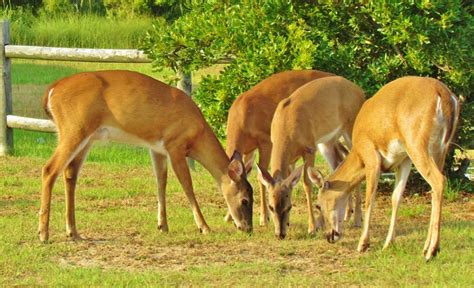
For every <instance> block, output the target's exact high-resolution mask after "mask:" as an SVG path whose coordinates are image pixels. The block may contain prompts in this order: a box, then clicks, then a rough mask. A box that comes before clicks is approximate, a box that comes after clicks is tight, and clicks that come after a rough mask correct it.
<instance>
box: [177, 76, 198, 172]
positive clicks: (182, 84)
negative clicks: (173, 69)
mask: <svg viewBox="0 0 474 288" xmlns="http://www.w3.org/2000/svg"><path fill="white" fill-rule="evenodd" d="M176 76H178V79H179V80H178V83H177V85H176V87H178V89H181V90H182V91H184V93H186V94H188V96H189V97H192V95H191V93H192V92H193V79H192V77H191V73H189V72H188V73H183V72H181V71H178V73H176ZM187 159H188V165H189V167H191V169H192V170H195V169H196V164H195V163H194V160H193V159H191V158H187Z"/></svg>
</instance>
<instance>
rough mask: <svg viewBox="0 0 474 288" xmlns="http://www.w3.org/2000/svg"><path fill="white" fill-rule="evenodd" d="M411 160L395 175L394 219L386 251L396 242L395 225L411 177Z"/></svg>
mask: <svg viewBox="0 0 474 288" xmlns="http://www.w3.org/2000/svg"><path fill="white" fill-rule="evenodd" d="M410 169H411V160H410V158H408V157H407V158H406V159H405V160H403V162H402V163H401V164H400V166H399V167H398V170H397V172H396V174H395V189H394V190H393V193H392V217H391V218H390V227H389V229H388V234H387V239H386V240H385V244H384V245H383V249H386V248H387V247H388V246H389V245H390V244H391V243H392V242H393V240H395V223H396V220H397V212H398V207H399V206H400V202H401V200H402V195H403V192H404V191H405V186H406V184H407V180H408V176H409V175H410Z"/></svg>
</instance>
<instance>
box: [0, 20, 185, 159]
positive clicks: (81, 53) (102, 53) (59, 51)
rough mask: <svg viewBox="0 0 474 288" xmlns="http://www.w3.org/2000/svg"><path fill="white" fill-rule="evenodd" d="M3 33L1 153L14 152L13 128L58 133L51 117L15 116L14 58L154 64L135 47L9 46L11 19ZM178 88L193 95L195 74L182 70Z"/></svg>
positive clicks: (0, 58)
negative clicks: (13, 88)
mask: <svg viewBox="0 0 474 288" xmlns="http://www.w3.org/2000/svg"><path fill="white" fill-rule="evenodd" d="M0 25H1V29H2V31H1V33H0V73H1V76H2V77H0V78H1V79H0V156H6V155H8V154H11V153H12V152H13V128H18V129H28V130H34V131H43V132H54V131H56V128H55V125H54V123H53V122H52V121H50V120H44V119H33V118H27V117H19V116H15V115H12V114H13V109H12V87H11V69H10V65H11V61H10V59H11V58H21V59H43V60H60V61H84V62H114V63H150V62H151V60H150V59H148V58H147V57H146V55H145V54H144V53H143V51H140V50H134V49H84V48H59V47H38V46H21V45H9V31H10V30H9V22H8V21H1V22H0ZM177 76H178V77H179V79H180V81H179V82H178V85H177V87H178V88H180V89H181V90H183V91H184V92H186V93H187V94H188V95H191V92H192V79H191V73H186V74H185V73H178V75H177Z"/></svg>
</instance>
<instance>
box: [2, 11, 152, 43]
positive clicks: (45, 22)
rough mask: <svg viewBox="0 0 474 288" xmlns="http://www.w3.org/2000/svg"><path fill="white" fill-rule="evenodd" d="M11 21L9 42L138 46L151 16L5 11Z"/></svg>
mask: <svg viewBox="0 0 474 288" xmlns="http://www.w3.org/2000/svg"><path fill="white" fill-rule="evenodd" d="M4 17H7V18H9V19H10V21H11V25H10V26H11V33H10V34H11V36H10V37H11V41H10V43H11V44H15V45H34V46H51V47H82V48H129V49H138V48H140V45H141V44H140V43H141V40H142V39H143V38H144V37H145V35H146V32H147V31H148V30H149V29H150V28H151V27H152V22H153V19H152V18H151V17H147V16H141V17H137V18H132V19H120V20H117V19H107V18H105V17H101V16H97V15H87V14H86V15H84V14H82V15H74V14H71V15H68V16H61V17H50V16H49V15H46V14H41V15H40V16H37V17H34V16H32V15H31V14H28V13H23V14H22V13H17V14H14V15H4Z"/></svg>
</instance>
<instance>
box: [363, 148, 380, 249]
mask: <svg viewBox="0 0 474 288" xmlns="http://www.w3.org/2000/svg"><path fill="white" fill-rule="evenodd" d="M371 153H372V155H369V157H365V159H364V164H365V174H366V186H367V187H366V189H367V190H366V194H365V219H364V227H363V230H362V235H361V237H360V240H359V245H358V246H357V251H359V252H364V251H366V250H367V249H368V248H369V228H370V218H371V215H372V209H373V207H374V204H375V194H376V191H377V184H378V180H379V177H380V161H381V160H380V155H379V154H378V153H377V152H376V151H375V150H374V151H373V152H371Z"/></svg>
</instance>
